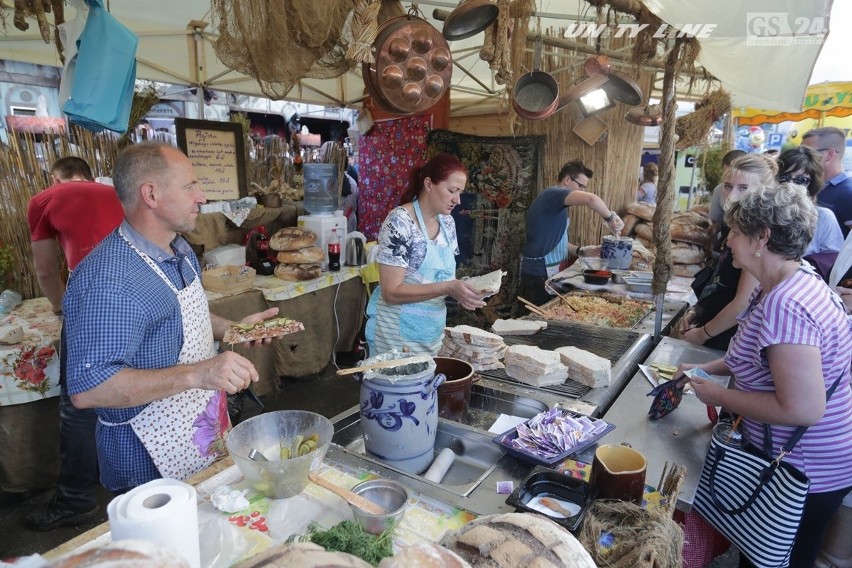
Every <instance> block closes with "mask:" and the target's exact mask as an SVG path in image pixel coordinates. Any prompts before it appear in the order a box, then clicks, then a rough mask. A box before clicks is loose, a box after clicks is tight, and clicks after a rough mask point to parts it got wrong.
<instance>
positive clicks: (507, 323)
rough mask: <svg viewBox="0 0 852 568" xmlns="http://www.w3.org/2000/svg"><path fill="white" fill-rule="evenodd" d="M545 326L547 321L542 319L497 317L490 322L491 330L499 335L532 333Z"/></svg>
mask: <svg viewBox="0 0 852 568" xmlns="http://www.w3.org/2000/svg"><path fill="white" fill-rule="evenodd" d="M546 328H547V322H546V321H543V320H524V319H509V320H507V319H498V320H495V321H494V323H492V324H491V331H493V332H494V333H497V334H499V335H501V336H505V335H532V334H534V333H537V332H539V331H541V330H542V329H546Z"/></svg>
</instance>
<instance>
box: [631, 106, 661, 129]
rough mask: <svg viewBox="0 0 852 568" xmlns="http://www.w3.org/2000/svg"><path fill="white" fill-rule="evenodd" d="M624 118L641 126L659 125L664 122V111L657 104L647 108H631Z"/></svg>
mask: <svg viewBox="0 0 852 568" xmlns="http://www.w3.org/2000/svg"><path fill="white" fill-rule="evenodd" d="M624 119H625V120H626V121H627V122H629V123H631V124H638V125H639V126H659V125H660V124H662V123H663V111H662V110H661V109H660V107H659V106H657V105H648V106H645V108H634V109H630V110H629V111H628V112H627V114H625V115H624Z"/></svg>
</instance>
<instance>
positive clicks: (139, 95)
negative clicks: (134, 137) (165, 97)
mask: <svg viewBox="0 0 852 568" xmlns="http://www.w3.org/2000/svg"><path fill="white" fill-rule="evenodd" d="M158 102H160V95H158V94H157V90H156V89H155V88H154V87H153V86H150V85H149V86H148V87H145V88H144V89H142V90H141V91H136V92H134V93H133V102H132V103H130V118H129V119H128V121H127V130H125V131H124V134H122V135H121V136H120V137H119V139H118V143H117V144H118V147H119V148H124V147H125V146H127V145H128V144H130V142H131V140H130V134H131V133H132V132H133V129H134V128H135V127H136V125H137V124H139V121H141V120H142V119H143V118H145V115H147V114H148V112H150V110H151V109H152V108H154V105H156V104H157V103H158Z"/></svg>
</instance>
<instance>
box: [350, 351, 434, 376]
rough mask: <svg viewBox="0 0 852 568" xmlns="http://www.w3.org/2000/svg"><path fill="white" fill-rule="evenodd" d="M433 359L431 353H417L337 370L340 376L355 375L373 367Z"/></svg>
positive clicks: (385, 366)
mask: <svg viewBox="0 0 852 568" xmlns="http://www.w3.org/2000/svg"><path fill="white" fill-rule="evenodd" d="M431 360H432V356H431V355H416V356H414V357H405V358H402V359H389V360H388V361H379V362H377V363H370V364H369V365H362V366H360V367H352V368H351V369H340V370H338V371H337V374H338V375H340V376H343V375H354V374H355V373H361V372H363V371H370V370H372V369H385V368H387V367H401V366H402V365H410V364H411V363H426V362H428V361H431Z"/></svg>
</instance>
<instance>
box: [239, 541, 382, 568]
mask: <svg viewBox="0 0 852 568" xmlns="http://www.w3.org/2000/svg"><path fill="white" fill-rule="evenodd" d="M260 566H266V567H269V568H295V567H298V568H372V567H371V565H370V564H369V563H367V562H364V561H363V560H361V559H360V558H358V557H357V556H353V555H351V554H347V553H345V552H329V551H327V550H326V549H324V548H323V547H321V546H319V545H318V544H314V543H312V542H290V543H284V544H277V545H273V546H271V547H269V548H267V549H266V550H264V551H263V552H261V553H260V554H256V555H255V556H252V557H251V558H249V559H248V560H243V561H242V562H240V563H239V564H237V565H236V566H235V567H234V568H257V567H260Z"/></svg>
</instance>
